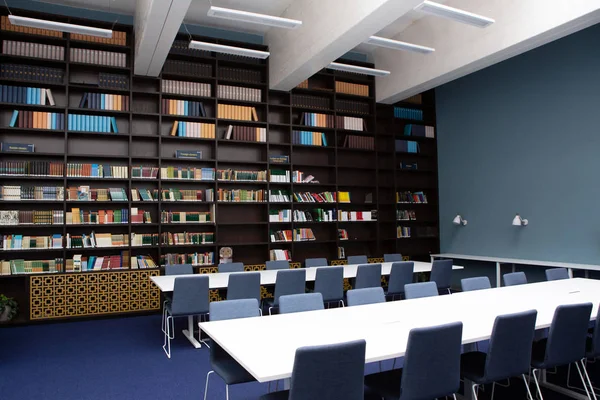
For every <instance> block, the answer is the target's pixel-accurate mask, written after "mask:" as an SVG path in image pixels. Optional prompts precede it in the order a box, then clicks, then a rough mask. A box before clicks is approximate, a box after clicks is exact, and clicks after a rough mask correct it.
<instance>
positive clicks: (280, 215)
mask: <svg viewBox="0 0 600 400" xmlns="http://www.w3.org/2000/svg"><path fill="white" fill-rule="evenodd" d="M269 222H292V210H289V209H288V210H269Z"/></svg>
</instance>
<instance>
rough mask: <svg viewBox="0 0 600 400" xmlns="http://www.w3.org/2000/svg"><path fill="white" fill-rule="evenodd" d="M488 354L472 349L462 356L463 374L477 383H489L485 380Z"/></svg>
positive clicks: (461, 366)
mask: <svg viewBox="0 0 600 400" xmlns="http://www.w3.org/2000/svg"><path fill="white" fill-rule="evenodd" d="M486 358H487V354H486V353H483V352H481V351H472V352H468V353H465V354H463V355H462V356H461V357H460V371H461V373H462V375H463V376H464V377H465V378H467V379H468V380H470V381H473V382H475V383H477V384H485V383H489V382H486V381H485V380H484V377H483V374H484V373H485V361H486Z"/></svg>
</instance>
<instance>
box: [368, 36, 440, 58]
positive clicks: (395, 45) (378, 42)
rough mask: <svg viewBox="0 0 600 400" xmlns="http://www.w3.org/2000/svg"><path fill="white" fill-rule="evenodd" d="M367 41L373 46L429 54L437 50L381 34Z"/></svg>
mask: <svg viewBox="0 0 600 400" xmlns="http://www.w3.org/2000/svg"><path fill="white" fill-rule="evenodd" d="M365 43H367V44H372V45H373V46H379V47H386V48H388V49H394V50H406V51H413V52H415V53H422V54H429V53H433V52H434V51H435V49H433V48H431V47H426V46H420V45H418V44H412V43H406V42H401V41H399V40H393V39H388V38H384V37H380V36H371V37H370V38H369V39H367V41H366V42H365Z"/></svg>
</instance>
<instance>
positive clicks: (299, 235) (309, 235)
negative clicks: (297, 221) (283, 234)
mask: <svg viewBox="0 0 600 400" xmlns="http://www.w3.org/2000/svg"><path fill="white" fill-rule="evenodd" d="M293 239H294V242H306V241H309V240H316V238H315V234H314V233H313V231H312V229H310V228H296V229H294V236H293Z"/></svg>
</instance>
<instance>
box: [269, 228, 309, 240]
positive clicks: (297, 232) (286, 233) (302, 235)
mask: <svg viewBox="0 0 600 400" xmlns="http://www.w3.org/2000/svg"><path fill="white" fill-rule="evenodd" d="M270 237H271V242H273V243H277V242H306V241H309V240H316V237H315V234H314V233H313V231H312V229H310V228H296V229H286V230H281V231H273V232H271V234H270Z"/></svg>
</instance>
